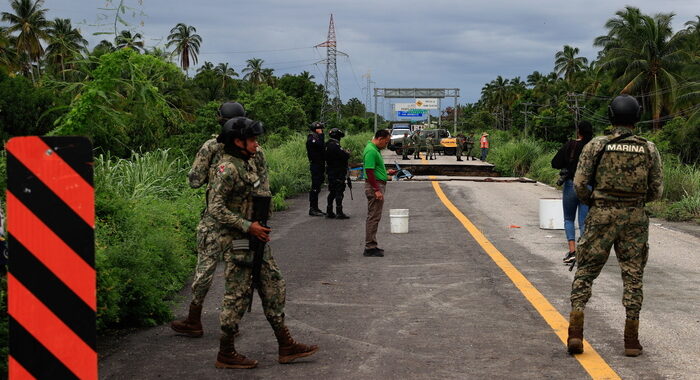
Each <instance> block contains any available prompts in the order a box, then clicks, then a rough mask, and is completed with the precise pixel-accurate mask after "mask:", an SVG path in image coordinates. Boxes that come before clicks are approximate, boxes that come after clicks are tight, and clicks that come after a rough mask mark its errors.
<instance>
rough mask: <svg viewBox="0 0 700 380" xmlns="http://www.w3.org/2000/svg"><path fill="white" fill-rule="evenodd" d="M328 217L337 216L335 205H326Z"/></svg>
mask: <svg viewBox="0 0 700 380" xmlns="http://www.w3.org/2000/svg"><path fill="white" fill-rule="evenodd" d="M326 218H328V219H333V218H335V214H334V213H333V206H328V207H326Z"/></svg>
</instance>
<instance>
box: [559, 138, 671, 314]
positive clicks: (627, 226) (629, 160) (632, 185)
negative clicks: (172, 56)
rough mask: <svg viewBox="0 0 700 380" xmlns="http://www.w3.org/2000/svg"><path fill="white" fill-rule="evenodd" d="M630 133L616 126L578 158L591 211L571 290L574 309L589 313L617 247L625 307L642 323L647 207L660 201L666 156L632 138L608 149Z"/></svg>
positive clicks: (582, 192) (580, 191) (579, 189)
mask: <svg viewBox="0 0 700 380" xmlns="http://www.w3.org/2000/svg"><path fill="white" fill-rule="evenodd" d="M630 131H631V130H630V129H629V128H624V127H616V128H615V129H614V130H613V133H612V134H611V135H609V136H601V137H597V138H595V139H593V140H591V142H590V143H588V144H586V146H585V147H584V149H583V152H582V153H581V156H580V158H579V164H578V167H577V169H576V176H575V178H574V188H575V189H576V193H577V195H578V197H579V199H580V200H581V201H582V202H584V203H586V204H589V205H590V206H591V209H590V211H589V213H588V216H587V217H586V228H585V232H584V234H583V236H582V237H581V240H580V241H579V244H578V248H577V252H576V259H577V260H578V270H577V271H576V275H575V277H574V281H573V284H572V289H571V306H572V310H573V311H580V312H583V311H584V308H585V306H586V302H588V300H589V298H590V297H591V286H592V284H593V280H595V279H596V277H598V275H599V274H600V271H601V270H602V269H603V266H604V265H605V263H606V261H607V259H608V256H609V255H610V248H611V247H613V246H614V247H615V254H616V255H617V259H618V262H619V264H620V269H621V271H622V281H623V284H624V292H623V298H622V303H623V305H624V307H625V309H626V312H627V319H630V320H638V319H639V311H640V310H641V308H642V298H643V294H642V284H643V282H642V276H643V274H644V266H645V265H646V262H647V258H648V254H649V245H648V244H647V240H648V234H649V218H648V217H647V215H646V212H645V210H644V203H645V202H649V201H653V200H656V199H658V198H660V196H661V193H662V191H663V173H662V166H661V157H660V156H659V152H658V150H657V149H656V146H655V145H654V143H652V142H649V141H647V140H645V139H643V138H641V137H637V136H630V137H626V138H624V139H622V140H620V141H617V142H615V143H612V144H608V145H607V146H606V145H605V144H606V143H608V142H609V141H610V140H612V139H613V138H615V137H617V136H620V135H622V134H625V133H630ZM602 149H605V153H604V154H603V156H602V159H601V161H600V165H599V166H598V168H597V170H596V175H595V186H594V189H593V190H592V191H591V189H590V188H589V185H590V183H589V182H590V179H589V178H590V176H591V173H592V171H593V166H594V165H595V161H596V153H597V152H600V151H601V150H602Z"/></svg>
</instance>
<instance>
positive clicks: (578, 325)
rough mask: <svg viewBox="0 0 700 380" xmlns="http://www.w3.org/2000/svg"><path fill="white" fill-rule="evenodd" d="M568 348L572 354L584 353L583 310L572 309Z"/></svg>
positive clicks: (567, 340) (567, 341)
mask: <svg viewBox="0 0 700 380" xmlns="http://www.w3.org/2000/svg"><path fill="white" fill-rule="evenodd" d="M566 348H567V350H568V351H569V353H570V354H572V355H573V354H582V353H583V312H582V311H572V312H571V314H569V337H568V338H567V339H566Z"/></svg>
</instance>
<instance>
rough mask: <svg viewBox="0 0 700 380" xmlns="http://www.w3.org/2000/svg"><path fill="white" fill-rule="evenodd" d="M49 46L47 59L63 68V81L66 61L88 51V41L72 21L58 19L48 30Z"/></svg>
mask: <svg viewBox="0 0 700 380" xmlns="http://www.w3.org/2000/svg"><path fill="white" fill-rule="evenodd" d="M47 32H48V34H49V45H48V46H47V47H46V57H47V58H48V60H49V62H50V63H51V64H54V65H56V66H59V67H60V68H61V74H62V76H63V80H64V81H65V80H66V61H70V60H71V59H73V58H75V57H76V56H77V55H78V54H80V53H82V52H85V51H86V46H87V43H88V42H87V40H86V39H85V38H83V36H82V35H81V34H80V30H78V29H73V26H72V25H71V22H70V19H67V18H66V19H61V18H57V19H55V20H54V21H53V22H52V23H51V26H50V27H49V29H48V30H47Z"/></svg>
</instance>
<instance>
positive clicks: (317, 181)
mask: <svg viewBox="0 0 700 380" xmlns="http://www.w3.org/2000/svg"><path fill="white" fill-rule="evenodd" d="M325 167H326V165H325V164H323V163H311V164H309V170H310V171H311V191H309V207H310V208H313V209H317V208H318V194H319V193H320V192H321V186H323V179H324V172H325Z"/></svg>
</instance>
